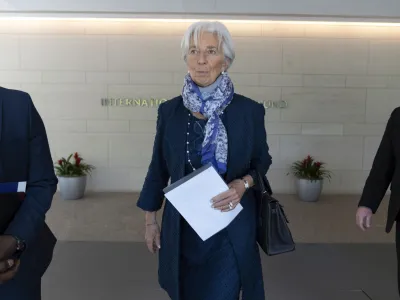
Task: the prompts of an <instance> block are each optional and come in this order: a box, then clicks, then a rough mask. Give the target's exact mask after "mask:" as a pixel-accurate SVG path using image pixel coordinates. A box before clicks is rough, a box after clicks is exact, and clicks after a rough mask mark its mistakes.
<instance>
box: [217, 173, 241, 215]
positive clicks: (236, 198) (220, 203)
mask: <svg viewBox="0 0 400 300" xmlns="http://www.w3.org/2000/svg"><path fill="white" fill-rule="evenodd" d="M228 186H229V190H228V191H226V192H223V193H221V194H219V195H218V196H216V197H214V198H213V199H212V200H211V201H212V207H213V208H215V209H219V210H221V211H222V212H226V211H230V210H232V209H234V208H235V207H236V205H238V204H239V202H240V200H241V199H242V197H243V194H244V193H245V191H246V187H245V185H244V182H243V180H240V179H236V180H234V181H232V182H231V183H230V184H228Z"/></svg>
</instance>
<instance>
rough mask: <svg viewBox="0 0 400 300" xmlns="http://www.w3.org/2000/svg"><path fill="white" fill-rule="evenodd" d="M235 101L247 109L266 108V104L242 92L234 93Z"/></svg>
mask: <svg viewBox="0 0 400 300" xmlns="http://www.w3.org/2000/svg"><path fill="white" fill-rule="evenodd" d="M234 101H235V102H236V104H237V105H239V106H240V107H241V109H246V108H247V109H249V110H260V108H261V109H264V105H263V104H262V103H260V102H257V101H255V100H253V99H251V98H248V97H246V96H243V95H240V94H235V95H234Z"/></svg>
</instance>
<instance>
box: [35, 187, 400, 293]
mask: <svg viewBox="0 0 400 300" xmlns="http://www.w3.org/2000/svg"><path fill="white" fill-rule="evenodd" d="M136 197H137V195H135V194H129V193H115V194H113V193H102V194H89V195H88V196H87V197H86V198H85V199H84V200H82V201H62V200H60V199H59V198H58V197H56V198H55V200H54V204H53V207H52V210H51V212H50V213H49V216H48V222H49V224H50V226H51V227H52V229H53V230H54V231H55V233H56V234H57V236H58V237H59V239H60V242H59V244H58V246H57V249H56V253H55V257H54V261H53V264H52V265H51V267H50V269H49V271H48V272H47V274H46V276H45V278H44V283H43V300H103V299H104V300H109V299H110V300H119V299H124V300H125V299H134V300H136V299H138V300H142V299H143V300H166V299H168V297H167V296H166V295H165V293H164V292H163V291H162V290H160V288H159V286H158V283H157V256H153V255H151V254H150V253H148V252H147V250H146V248H145V245H144V244H143V242H142V241H143V214H142V212H141V211H139V210H138V209H137V208H136V206H135V202H136ZM277 197H278V199H280V200H281V202H282V203H283V204H284V206H285V209H286V211H287V214H288V216H289V219H290V221H291V223H290V225H291V229H292V232H293V235H294V238H295V240H296V242H297V243H298V248H297V250H296V251H295V252H293V253H290V254H285V255H282V256H276V257H266V256H265V255H263V268H264V277H265V283H266V294H267V300H365V299H373V300H392V299H393V300H394V299H399V297H398V296H397V281H396V259H395V245H394V244H393V239H394V238H393V232H392V233H391V234H385V233H384V223H385V213H386V208H387V203H386V201H384V202H383V204H382V206H381V208H380V210H379V211H378V213H377V215H375V216H374V222H373V227H372V228H371V229H370V230H369V232H366V233H364V232H360V231H359V230H358V229H357V228H356V226H355V221H354V213H355V209H356V204H357V200H358V199H357V197H356V196H325V197H323V198H322V199H321V201H320V202H318V203H302V202H299V201H298V200H297V199H296V198H295V197H294V196H292V195H280V196H277Z"/></svg>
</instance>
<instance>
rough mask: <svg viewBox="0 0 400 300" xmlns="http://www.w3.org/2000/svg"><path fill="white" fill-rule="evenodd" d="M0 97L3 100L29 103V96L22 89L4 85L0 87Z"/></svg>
mask: <svg viewBox="0 0 400 300" xmlns="http://www.w3.org/2000/svg"><path fill="white" fill-rule="evenodd" d="M0 97H1V99H2V100H3V101H7V102H14V103H16V102H17V103H18V104H22V103H25V104H30V103H31V96H30V95H29V94H28V93H27V92H24V91H20V90H14V89H7V88H4V87H0Z"/></svg>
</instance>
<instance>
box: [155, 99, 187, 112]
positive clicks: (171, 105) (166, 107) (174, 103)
mask: <svg viewBox="0 0 400 300" xmlns="http://www.w3.org/2000/svg"><path fill="white" fill-rule="evenodd" d="M182 101H183V100H182V96H177V97H175V98H172V99H170V100H167V101H165V102H163V103H161V104H160V107H159V111H160V112H161V113H163V114H167V115H169V114H171V113H172V112H174V111H175V110H176V108H177V107H178V106H179V105H181V104H182Z"/></svg>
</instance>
